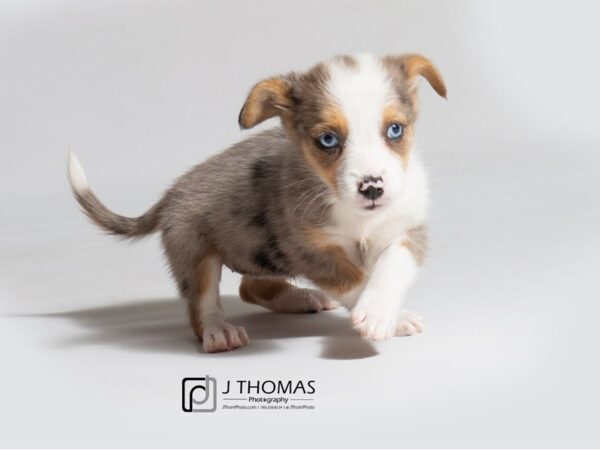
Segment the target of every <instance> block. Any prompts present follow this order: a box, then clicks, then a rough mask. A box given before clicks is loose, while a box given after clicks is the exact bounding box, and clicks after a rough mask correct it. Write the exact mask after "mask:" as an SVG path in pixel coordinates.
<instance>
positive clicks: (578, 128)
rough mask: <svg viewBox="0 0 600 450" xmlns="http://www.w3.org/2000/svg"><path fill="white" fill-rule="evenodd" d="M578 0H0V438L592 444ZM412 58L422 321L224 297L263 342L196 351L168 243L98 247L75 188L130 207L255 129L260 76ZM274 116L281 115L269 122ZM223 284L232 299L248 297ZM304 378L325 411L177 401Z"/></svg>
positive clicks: (592, 193) (598, 370)
mask: <svg viewBox="0 0 600 450" xmlns="http://www.w3.org/2000/svg"><path fill="white" fill-rule="evenodd" d="M599 13H600V7H599V6H598V3H596V2H591V1H590V2H578V1H568V2H567V1H564V2H551V1H539V2H534V1H487V2H475V1H472V2H470V1H454V2H446V1H368V2H367V1H340V0H329V1H314V0H303V1H293V2H292V1H290V2H282V1H276V0H269V1H268V0H260V1H256V0H250V1H241V0H240V1H231V0H230V1H223V0H221V1H218V2H217V1H214V2H209V1H206V2H204V1H202V2H201V1H197V2H193V1H170V2H166V1H143V2H142V1H100V0H97V1H70V2H69V1H52V2H48V1H9V0H7V1H4V2H2V3H0V69H1V72H0V73H1V75H0V171H1V172H0V192H1V193H2V194H1V195H0V227H1V228H0V230H1V233H0V264H1V270H0V313H1V314H2V315H1V316H0V323H1V325H0V352H1V353H0V354H1V355H2V364H1V366H2V369H1V371H0V381H1V383H0V424H1V425H0V428H1V429H2V432H1V433H0V445H3V446H7V445H9V446H40V445H43V446H90V445H93V446H115V445H121V446H128V445H135V446H184V447H190V446H197V447H198V446H199V447H204V446H236V445H243V446H250V447H270V446H274V447H297V446H375V447H381V446H387V447H389V446H399V447H405V446H412V447H427V446H551V447H554V446H569V447H576V446H599V445H600V432H598V428H597V405H598V402H599V401H600V389H599V388H598V385H597V381H598V379H599V378H600V365H599V362H598V357H597V354H598V342H600V341H599V339H600V331H599V328H598V325H597V323H598V316H599V314H600V306H599V303H598V299H599V294H600V289H599V288H600V286H599V282H598V269H599V268H600V265H599V258H598V255H599V254H600V237H599V236H600V235H599V233H598V230H599V229H600V209H599V206H600V198H599V189H598V180H599V178H598V177H599V176H600V156H599V152H600V145H599V144H600V131H599V127H598V124H597V120H598V112H597V108H598V104H599V101H600V95H599V94H600V88H599V86H600V84H599V83H598V80H599V79H600V62H599V59H598V57H597V55H598V51H599V49H598V42H600V31H599V29H598V27H597V18H598V14H599ZM364 51H368V52H373V53H377V54H386V53H402V52H419V53H422V54H424V55H426V56H428V57H429V58H431V59H432V60H433V61H434V62H435V63H436V64H437V65H438V67H439V69H440V71H441V72H442V74H443V75H444V78H445V80H446V84H447V86H448V90H449V96H448V101H443V100H440V99H439V98H438V97H437V96H436V95H435V94H434V93H433V92H432V91H431V90H430V89H429V87H428V86H427V85H426V84H425V83H423V86H422V89H421V98H422V114H421V118H420V123H419V126H418V130H417V142H418V145H419V147H420V148H421V149H422V150H423V152H424V154H425V160H426V162H427V165H428V166H429V168H430V173H431V177H432V190H433V203H432V223H431V228H432V252H431V255H430V258H429V260H428V262H427V265H426V268H425V270H424V271H423V273H422V275H421V277H420V280H419V282H418V283H417V286H416V287H415V288H414V289H413V291H412V293H411V295H410V300H409V303H410V307H411V308H413V309H414V310H416V311H418V312H419V313H421V314H422V315H423V316H425V320H426V332H425V334H423V335H422V336H418V337H414V338H404V339H394V340H393V341H391V342H388V343H384V344H378V345H370V344H366V343H363V342H362V341H360V340H359V339H358V338H357V337H355V336H353V335H352V333H351V329H350V326H349V324H348V323H347V322H346V319H345V314H344V313H343V312H331V313H324V314H320V315H317V316H315V315H310V316H306V317H290V316H277V315H274V314H270V313H267V312H266V311H265V312H263V311H262V310H260V309H258V308H255V307H251V306H240V304H239V303H240V302H239V299H236V298H228V299H227V300H228V302H227V308H228V310H229V312H230V314H231V317H232V320H233V321H234V322H235V323H237V324H241V325H244V326H246V328H247V329H248V332H249V334H250V337H251V339H252V342H251V345H250V346H249V347H248V348H246V349H243V350H239V351H236V352H233V353H230V354H222V355H205V354H203V353H201V352H200V351H199V347H198V345H197V344H196V343H195V342H194V340H193V337H192V335H191V332H190V331H189V330H188V328H187V323H186V321H185V318H184V315H183V307H182V305H181V303H180V302H178V301H177V300H176V299H175V290H174V287H173V286H172V284H171V281H170V280H169V278H168V275H167V272H166V270H165V267H164V264H163V262H162V260H161V256H160V248H159V245H158V240H157V239H156V238H155V237H153V238H150V239H148V240H145V241H142V242H140V243H137V244H135V245H128V244H124V243H119V242H116V241H115V240H112V239H110V238H108V237H105V236H103V235H101V234H100V232H99V231H98V230H97V229H95V228H94V227H92V226H91V225H90V224H89V223H88V222H87V221H86V220H85V218H84V217H83V215H82V214H81V213H79V212H78V209H77V207H76V205H75V203H74V201H73V199H72V198H71V196H70V193H69V190H68V185H67V182H66V179H65V175H64V173H65V164H66V156H67V152H68V150H69V149H71V150H73V151H75V152H76V153H77V154H78V155H79V157H80V159H81V160H82V163H83V165H84V167H85V169H86V171H87V174H88V177H89V179H90V182H91V185H92V187H93V188H94V190H95V192H96V193H97V194H98V196H99V197H100V198H101V199H102V200H103V201H104V202H105V203H106V204H107V205H108V206H109V207H111V208H113V209H114V210H116V211H118V212H121V213H124V214H127V215H137V214H139V213H141V212H143V211H144V210H145V209H146V208H147V207H149V206H150V205H151V204H152V203H153V202H154V201H155V200H156V199H157V198H158V196H159V195H160V193H161V192H162V191H163V190H164V189H165V188H166V187H167V186H168V185H169V184H170V182H171V181H172V180H173V179H174V178H175V177H176V176H178V175H179V174H181V172H182V171H184V170H186V169H187V168H189V167H190V166H191V165H193V164H195V163H197V162H199V161H202V160H204V159H205V158H206V157H207V156H208V155H210V154H213V153H215V152H218V151H220V150H222V149H224V148H226V147H227V146H229V145H230V144H232V143H233V142H235V141H237V140H239V139H242V138H243V137H244V136H246V135H248V134H249V133H248V132H241V131H240V130H239V129H238V126H237V115H238V112H239V109H240V107H241V104H242V102H243V100H244V98H245V94H246V93H247V91H248V89H249V88H250V86H251V85H252V84H253V83H254V82H256V81H257V80H259V79H260V78H262V77H265V76H269V75H272V74H274V73H279V72H285V71H288V70H294V69H303V68H307V67H308V66H310V65H311V64H313V63H315V62H317V61H319V60H321V59H324V58H327V57H329V56H331V55H334V54H339V53H356V52H364ZM273 124H274V122H273V123H269V124H267V125H266V126H272V125H273ZM236 283H237V277H236V276H235V275H233V274H230V273H226V274H225V277H224V282H223V291H224V292H225V293H226V294H230V295H235V293H236V290H237V284H236ZM206 373H209V374H211V375H212V376H215V377H217V378H218V379H219V378H221V379H225V378H232V377H241V378H248V379H257V378H262V379H265V378H277V377H280V378H290V377H291V378H295V379H300V378H304V379H306V378H310V379H315V380H316V381H317V385H318V391H317V395H316V406H317V409H316V410H315V411H298V412H295V413H293V414H292V413H281V412H275V411H272V412H261V413H256V414H249V413H248V412H224V411H217V413H214V414H206V415H194V414H191V415H190V414H187V415H186V414H185V413H183V412H181V410H180V404H179V402H180V392H179V388H180V382H181V378H182V377H184V376H197V375H204V374H206Z"/></svg>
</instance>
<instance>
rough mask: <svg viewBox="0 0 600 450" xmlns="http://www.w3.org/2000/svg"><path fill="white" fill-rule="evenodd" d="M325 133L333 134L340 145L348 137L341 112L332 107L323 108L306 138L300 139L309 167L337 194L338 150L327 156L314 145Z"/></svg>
mask: <svg viewBox="0 0 600 450" xmlns="http://www.w3.org/2000/svg"><path fill="white" fill-rule="evenodd" d="M326 132H334V133H335V134H336V135H337V136H338V137H339V139H340V141H341V142H342V143H343V141H344V140H345V138H346V136H348V122H347V121H346V118H345V117H344V115H343V114H342V112H341V111H340V110H339V109H338V108H337V107H335V106H333V105H328V106H325V107H324V108H323V110H322V111H321V112H320V115H319V118H318V122H316V123H315V124H312V125H311V127H310V130H309V132H308V137H306V138H304V139H302V150H303V152H304V156H305V158H306V160H307V162H308V163H309V164H310V165H311V167H312V168H313V169H314V170H315V171H316V172H317V173H318V174H319V176H320V177H321V179H322V180H323V181H325V182H326V183H327V184H328V185H329V186H330V187H331V188H332V189H333V191H334V192H336V193H337V171H338V168H339V165H340V161H341V160H340V158H339V151H340V150H337V151H336V152H335V153H332V154H329V153H327V152H325V151H323V150H322V149H320V148H319V147H317V144H315V141H316V140H317V139H318V138H319V136H320V135H321V134H323V133H326Z"/></svg>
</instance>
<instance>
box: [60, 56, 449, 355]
mask: <svg viewBox="0 0 600 450" xmlns="http://www.w3.org/2000/svg"><path fill="white" fill-rule="evenodd" d="M418 76H423V77H424V78H425V79H426V80H427V81H428V82H429V83H430V84H431V86H432V87H433V89H434V90H435V91H436V92H437V93H438V94H439V95H441V96H443V97H445V96H446V88H445V86H444V83H443V81H442V78H441V76H440V74H439V73H438V71H437V69H436V68H435V67H434V66H433V65H432V64H431V62H430V61H429V60H427V59H426V58H424V57H422V56H420V55H414V54H411V55H401V56H387V57H383V58H379V57H375V56H370V55H359V56H339V57H335V58H333V59H331V60H330V61H327V62H324V63H321V64H317V65H316V66H314V67H313V68H311V69H310V70H308V71H307V72H304V73H290V74H288V75H284V76H275V77H273V78H269V79H266V80H263V81H261V82H259V83H258V84H256V85H255V86H254V87H253V88H252V90H251V91H250V94H249V96H248V98H247V100H246V102H245V104H244V106H243V108H242V110H241V112H240V116H239V123H240V126H241V127H242V128H252V127H253V126H255V125H256V124H258V123H260V122H262V121H264V120H266V119H269V118H271V117H274V116H279V118H280V119H281V124H282V126H281V127H276V128H273V129H271V130H268V131H263V132H261V133H258V134H256V135H254V136H252V137H250V138H249V139H247V140H245V141H243V142H240V143H238V144H236V145H234V146H233V147H231V148H230V149H228V150H226V151H224V152H222V153H221V154H219V155H216V156H214V157H212V158H210V159H209V160H207V161H206V162H204V163H202V164H199V165H197V166H195V167H194V168H192V169H191V170H190V171H189V172H188V173H186V174H185V175H183V176H182V177H180V178H179V179H178V180H177V181H176V183H175V184H174V185H173V186H172V187H171V188H170V189H169V190H168V191H167V192H166V193H165V194H164V196H163V197H162V198H161V199H160V200H159V201H158V203H156V204H155V205H154V206H153V207H152V208H150V210H149V211H148V212H146V213H145V214H144V215H142V216H140V217H138V218H127V217H123V216H120V215H117V214H115V213H113V212H112V211H110V210H108V209H107V208H106V207H105V206H104V205H103V204H102V203H100V201H99V200H98V199H97V198H96V196H95V195H94V194H93V193H92V191H91V190H90V188H89V187H88V183H87V181H86V177H85V174H84V172H83V170H82V168H81V165H80V164H79V162H78V160H77V159H76V157H75V156H74V155H71V157H70V160H69V170H68V174H69V180H70V182H71V186H72V188H73V191H74V194H75V197H76V198H77V201H78V202H79V204H80V205H81V207H82V208H83V210H84V211H85V212H86V213H87V215H88V216H89V217H90V218H91V219H92V220H93V221H94V222H95V223H96V224H97V225H99V226H100V227H102V228H103V229H104V230H106V231H108V232H110V233H112V234H115V235H121V236H124V237H127V238H136V237H141V236H144V235H147V234H149V233H153V232H155V231H160V232H161V235H162V243H163V246H164V251H165V254H166V256H167V259H168V261H169V265H170V269H171V272H172V274H173V276H174V278H175V279H176V281H177V286H178V288H179V292H180V294H181V296H182V297H184V298H185V299H186V300H187V303H188V306H189V315H190V320H191V324H192V327H193V329H194V331H195V333H196V335H197V336H198V338H199V339H201V341H202V343H203V347H204V349H205V350H206V351H207V352H218V351H226V350H232V349H235V348H237V347H241V346H244V345H246V344H247V343H248V336H247V334H246V332H245V330H244V329H243V328H241V327H237V326H233V325H230V324H228V323H227V322H225V318H224V314H223V310H222V308H221V304H220V301H219V281H220V277H221V268H222V266H223V265H225V266H227V267H229V268H230V269H231V270H233V271H235V272H238V273H240V274H243V278H242V283H241V286H240V296H241V297H242V299H244V300H245V301H248V302H251V303H255V304H259V305H262V306H264V307H266V308H269V309H271V310H273V311H279V312H291V313H302V312H316V311H320V310H324V309H331V308H334V307H336V306H337V304H338V303H337V301H339V302H341V303H342V304H343V305H344V306H346V307H347V308H348V309H349V310H350V311H351V317H352V322H353V324H354V327H355V328H356V329H357V330H358V331H359V332H360V334H361V335H362V336H363V337H365V338H368V339H374V340H380V339H388V338H390V337H392V336H394V335H411V334H415V333H418V332H420V331H422V328H423V325H422V321H421V319H420V318H419V317H418V316H416V315H415V314H413V313H411V312H409V311H407V310H404V309H402V302H403V298H404V296H405V293H406V290H407V289H408V287H409V285H410V284H411V282H412V281H413V279H414V277H415V274H416V271H417V267H418V265H419V264H420V263H421V261H422V259H423V254H424V250H425V248H424V247H425V238H426V235H425V227H424V224H425V221H426V207H427V184H426V177H425V173H424V170H423V167H422V165H421V163H420V161H419V157H418V154H416V153H415V152H414V151H413V145H412V140H413V128H414V123H415V119H416V116H417V98H416V90H417V89H416V81H417V80H416V79H417V77H418ZM295 277H298V278H304V279H308V280H310V281H311V282H312V283H314V285H316V286H317V287H318V288H320V290H315V289H303V288H298V287H295V286H293V285H292V284H290V283H288V279H289V278H295Z"/></svg>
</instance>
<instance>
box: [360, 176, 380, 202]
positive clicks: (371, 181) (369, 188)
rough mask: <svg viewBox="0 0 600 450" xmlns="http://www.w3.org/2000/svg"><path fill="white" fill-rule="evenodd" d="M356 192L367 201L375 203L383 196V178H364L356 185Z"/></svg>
mask: <svg viewBox="0 0 600 450" xmlns="http://www.w3.org/2000/svg"><path fill="white" fill-rule="evenodd" d="M358 192H359V194H360V195H362V196H363V197H365V198H366V199H368V200H372V201H375V200H377V199H378V198H379V197H381V196H382V195H383V178H381V177H374V176H371V175H369V176H366V177H364V178H363V180H362V181H361V182H360V183H359V184H358Z"/></svg>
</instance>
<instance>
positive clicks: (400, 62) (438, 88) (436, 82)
mask: <svg viewBox="0 0 600 450" xmlns="http://www.w3.org/2000/svg"><path fill="white" fill-rule="evenodd" d="M390 59H391V61H392V62H393V63H394V64H395V65H397V66H399V67H400V69H401V70H402V72H403V74H404V77H405V79H406V80H407V81H408V82H409V83H411V84H412V85H413V86H416V78H417V76H419V75H420V76H422V77H423V78H425V79H426V80H427V81H428V82H429V84H430V85H431V87H432V88H433V89H434V90H435V92H437V93H438V95H440V96H441V97H444V98H446V95H447V91H446V85H445V84H444V80H442V76H441V75H440V72H439V71H438V70H437V68H436V67H435V66H434V65H433V63H432V62H431V61H429V60H428V59H427V58H425V57H424V56H421V55H417V54H409V55H402V56H392V57H391V58H390Z"/></svg>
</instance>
